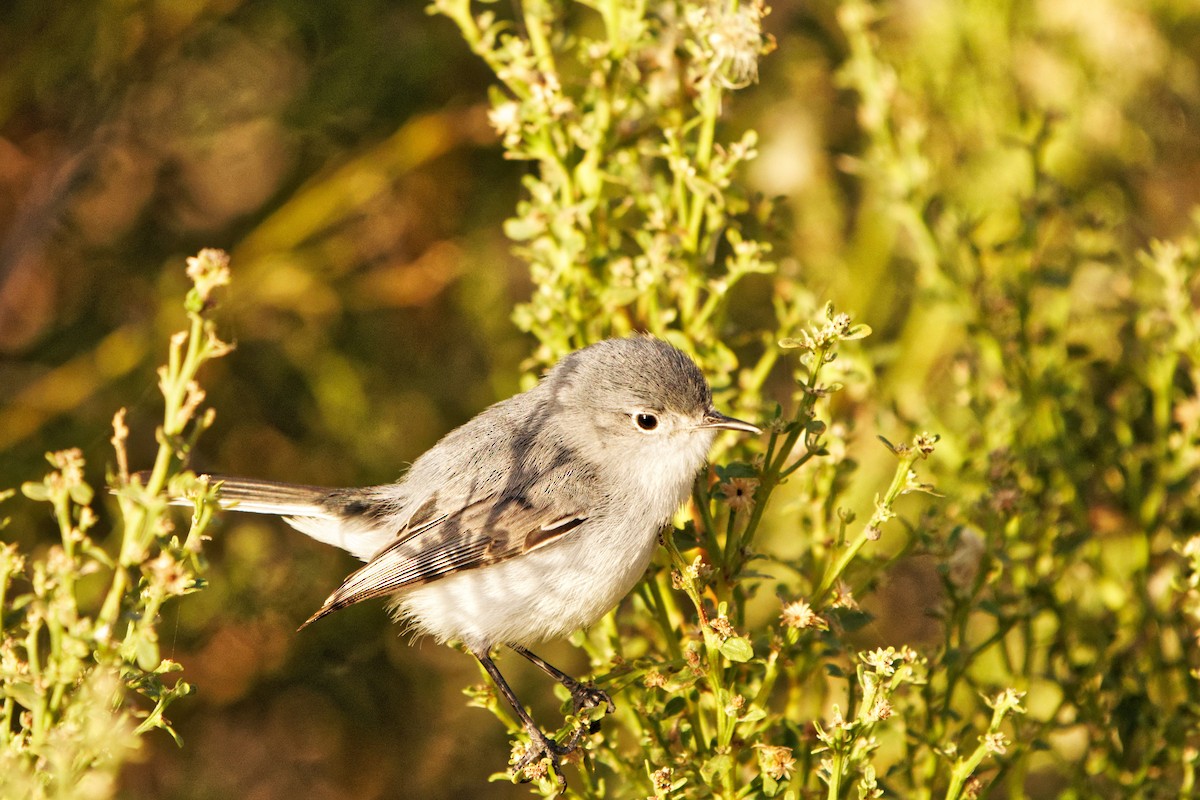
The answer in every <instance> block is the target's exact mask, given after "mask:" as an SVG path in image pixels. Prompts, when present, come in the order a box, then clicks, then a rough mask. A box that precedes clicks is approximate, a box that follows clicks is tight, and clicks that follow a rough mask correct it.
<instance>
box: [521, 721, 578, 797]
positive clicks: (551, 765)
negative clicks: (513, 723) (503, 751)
mask: <svg viewBox="0 0 1200 800" xmlns="http://www.w3.org/2000/svg"><path fill="white" fill-rule="evenodd" d="M526 731H527V733H528V734H529V744H528V745H526V747H525V752H524V753H523V754H522V755H521V757H520V758H519V759H517V761H516V762H515V763H514V764H513V768H512V769H513V774H514V775H522V774H523V775H524V778H523V779H522V781H523V782H529V781H534V780H540V779H542V778H546V777H549V776H550V775H553V780H554V781H555V783H557V784H558V792H559V794H561V793H562V792H563V791H565V790H566V788H567V780H566V778H564V777H563V774H562V759H563V758H565V757H566V756H569V755H571V754H572V753H574V752H575V751H576V750H578V749H579V740H580V739H582V738H583V728H578V729H576V730H575V732H574V733H572V734H571V738H569V739H568V740H567V741H566V743H565V744H559V743H558V742H556V741H554V740H553V739H551V738H550V737H549V736H547V735H546V734H544V733H542V732H541V730H539V729H538V728H536V727H530V728H527V729H526Z"/></svg>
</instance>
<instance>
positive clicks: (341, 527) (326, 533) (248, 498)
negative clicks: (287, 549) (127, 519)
mask: <svg viewBox="0 0 1200 800" xmlns="http://www.w3.org/2000/svg"><path fill="white" fill-rule="evenodd" d="M207 477H208V480H209V482H210V483H213V484H219V487H220V491H219V495H218V501H219V502H220V504H221V508H225V509H229V510H231V511H247V512H250V513H252V514H272V515H274V516H277V517H283V518H284V521H285V522H287V523H288V524H289V525H291V526H292V527H293V528H295V529H296V530H298V531H300V532H301V533H303V534H304V535H306V536H309V537H311V538H313V539H316V540H317V541H318V542H324V543H325V544H331V545H333V546H334V547H339V548H341V549H342V550H345V551H346V552H348V553H350V554H352V555H354V556H356V557H357V558H360V559H362V560H363V561H366V560H367V559H369V558H370V557H371V555H372V554H374V553H375V552H376V551H378V550H379V549H380V548H382V547H384V546H385V545H386V544H387V543H388V542H389V541H391V539H392V538H394V536H395V533H394V529H393V528H391V527H390V526H388V525H387V524H383V523H381V521H380V519H377V518H375V517H373V516H372V514H371V512H372V511H376V510H378V509H379V508H380V506H379V504H378V502H377V501H376V500H375V498H374V497H373V496H372V495H371V490H370V489H366V490H362V489H330V488H328V487H325V486H304V485H300V484H294V483H279V482H277V481H264V480H259V479H257V478H233V477H229V476H226V475H208V476H207ZM171 503H172V504H174V505H191V503H192V501H191V500H189V499H187V498H184V497H173V498H171Z"/></svg>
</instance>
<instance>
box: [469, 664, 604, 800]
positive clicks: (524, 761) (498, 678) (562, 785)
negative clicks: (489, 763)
mask: <svg viewBox="0 0 1200 800" xmlns="http://www.w3.org/2000/svg"><path fill="white" fill-rule="evenodd" d="M474 655H475V658H477V659H479V663H480V664H482V665H483V668H484V669H485V670H487V674H488V675H490V676H491V678H492V682H493V683H494V684H496V688H497V689H499V690H500V694H502V695H504V699H506V700H508V704H509V705H510V706H512V709H513V711H515V712H516V714H517V717H518V718H519V719H520V720H521V724H522V725H524V726H525V732H526V733H528V734H529V739H530V746H529V749H528V750H527V751H526V753H525V755H524V756H523V757H522V758H521V760H520V761H518V762H517V763H516V764H515V765H513V770H514V772H517V773H520V772H523V771H524V770H525V768H526V767H528V766H530V765H531V764H534V763H536V762H537V761H540V760H541V759H542V758H548V759H550V764H551V766H552V767H553V769H554V777H555V780H556V781H557V782H558V791H559V792H560V793H561V792H563V791H564V790H565V789H566V788H567V781H566V779H565V778H563V776H562V772H561V770H560V769H559V759H560V758H562V757H563V756H565V755H567V754H568V753H571V752H573V751H574V750H575V748H576V747H578V746H579V738H580V736H581V732H580V731H576V732H575V734H574V735H572V736H571V738H570V740H569V741H568V742H567V743H566V744H559V743H558V742H556V741H554V740H553V739H551V738H550V737H549V736H547V735H546V734H544V733H542V730H541V729H540V728H539V727H538V726H537V724H536V723H534V721H533V717H531V716H529V712H527V711H526V710H525V708H524V707H523V706H522V705H521V701H519V700H517V695H516V693H515V692H513V690H512V687H511V686H509V685H508V682H507V681H506V680H504V676H503V675H501V674H500V669H499V668H498V667H497V666H496V662H494V661H492V657H491V656H489V655H488V653H487V651H486V650H485V651H484V652H482V653H478V652H475V653H474Z"/></svg>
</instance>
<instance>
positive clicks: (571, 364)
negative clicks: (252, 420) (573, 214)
mask: <svg viewBox="0 0 1200 800" xmlns="http://www.w3.org/2000/svg"><path fill="white" fill-rule="evenodd" d="M719 430H736V431H745V432H747V433H758V432H759V430H758V428H756V427H755V426H754V425H751V424H749V423H747V422H742V421H740V420H737V419H733V418H731V417H727V416H724V415H723V414H721V413H719V412H717V411H716V410H715V409H714V408H713V405H712V392H711V391H710V389H709V386H708V382H707V381H705V379H704V376H703V375H702V374H701V373H700V370H699V369H698V368H697V367H696V365H695V363H694V362H693V361H692V360H691V359H690V358H689V357H688V356H687V355H685V354H684V353H683V352H681V351H679V350H677V349H676V348H674V347H672V346H671V345H669V344H667V343H665V342H662V341H659V340H658V339H654V338H651V337H649V336H634V337H630V338H626V339H610V340H607V341H603V342H600V343H598V344H594V345H592V346H590V347H586V348H584V349H582V350H579V351H577V352H574V353H572V354H570V355H568V356H566V357H565V358H563V359H562V360H561V361H559V362H558V363H557V364H556V365H555V366H554V367H553V368H552V369H550V371H549V372H548V373H547V374H546V375H545V377H544V378H543V379H542V380H541V382H540V383H538V384H537V386H535V387H534V388H532V389H530V390H529V391H527V392H524V393H522V394H518V395H516V396H515V397H511V398H509V399H508V400H504V401H502V402H500V403H497V404H495V405H493V406H491V407H490V408H488V409H487V410H485V411H483V412H482V413H480V414H479V415H478V416H477V417H475V418H474V419H472V420H471V421H470V422H467V423H466V424H465V425H463V426H461V427H459V428H457V429H455V430H453V431H451V432H450V433H449V434H447V435H446V436H445V437H444V438H442V440H441V441H439V442H438V443H437V444H436V445H434V446H433V447H432V448H431V449H430V450H429V451H428V452H426V453H425V454H424V455H422V456H421V457H420V458H418V459H417V460H416V462H415V463H414V464H413V465H412V468H411V469H409V470H408V472H407V474H405V475H404V477H403V478H402V479H401V480H400V481H398V482H397V483H392V484H387V485H385V486H372V487H368V488H361V489H328V488H321V487H316V486H294V485H289V484H282V483H273V482H268V481H259V480H246V479H241V478H223V477H214V478H213V480H219V481H221V495H220V496H221V503H222V505H227V506H228V507H230V508H235V509H237V510H239V511H251V512H257V513H264V514H277V515H280V516H283V517H284V518H285V519H286V521H287V522H288V523H289V524H290V525H291V526H292V527H294V528H296V529H297V530H299V531H301V532H302V533H305V534H307V535H308V536H311V537H312V538H314V539H317V540H319V541H322V542H326V543H328V544H332V545H335V546H337V547H340V548H342V549H343V550H346V551H348V552H350V553H352V554H354V555H355V556H357V557H358V558H360V559H362V560H363V561H366V562H367V563H366V565H365V566H363V567H362V568H361V569H359V570H358V571H357V572H355V573H354V574H352V575H351V576H350V577H348V578H347V579H346V581H345V582H344V583H343V584H342V585H341V587H339V588H338V590H337V591H335V592H334V593H333V594H332V595H330V596H329V599H328V600H326V601H325V604H324V605H323V606H322V607H321V608H320V610H318V611H317V612H316V613H315V614H313V615H312V616H311V617H310V618H309V619H308V621H307V622H305V623H304V625H309V624H311V623H313V622H315V621H316V620H318V619H320V618H321V617H323V616H325V615H326V614H331V613H333V612H334V611H337V610H338V609H342V608H345V607H347V606H349V605H351V604H353V603H357V602H359V601H361V600H367V599H369V598H372V597H388V598H390V601H389V605H390V607H391V610H392V612H393V614H394V615H395V617H396V619H397V620H399V621H401V622H402V623H404V624H405V625H407V626H408V627H409V628H410V629H411V630H413V631H415V632H417V633H420V634H428V635H430V636H432V637H434V638H435V639H437V641H438V642H442V643H445V642H447V641H449V640H452V639H453V640H458V641H461V642H462V643H463V644H464V645H465V646H466V648H467V649H468V650H470V651H471V653H473V654H474V655H475V657H476V658H477V659H479V661H480V663H481V664H482V665H483V667H484V669H486V670H487V672H488V674H489V675H490V676H491V677H492V680H494V681H495V683H496V686H497V688H499V690H500V692H501V693H502V694H503V695H504V696H505V698H507V700H508V702H509V703H510V704H511V705H512V707H513V710H514V711H515V712H516V713H517V716H518V717H520V719H521V721H522V723H523V724H524V726H525V729H526V731H528V733H529V736H530V739H531V740H532V746H531V747H530V748H528V749H527V751H526V755H525V757H524V758H523V759H522V760H521V761H520V762H519V763H518V764H517V765H516V769H517V770H518V771H520V770H523V769H524V768H525V767H526V766H528V765H529V764H531V763H534V762H535V761H536V760H540V759H541V758H543V757H545V758H549V759H550V761H551V763H552V764H554V766H555V767H556V768H557V764H558V759H559V757H560V756H563V755H565V754H567V753H569V752H571V751H572V750H574V749H575V747H576V746H577V745H578V742H579V739H580V736H581V735H582V732H583V731H582V729H580V730H579V731H576V732H575V735H574V736H572V737H571V738H570V739H569V741H567V742H566V743H565V744H559V743H558V742H556V741H553V740H552V739H550V738H549V737H548V736H546V734H544V733H542V731H541V730H540V729H539V728H538V727H537V725H535V724H534V722H533V719H532V718H531V717H530V716H529V714H528V713H527V712H526V711H525V709H524V708H523V707H522V706H521V703H520V702H519V701H518V700H517V698H516V696H515V695H514V694H513V691H512V689H511V688H510V687H509V686H508V684H507V683H506V682H505V680H504V678H503V676H501V674H500V671H499V670H498V669H497V668H496V665H495V663H494V662H493V661H492V658H491V656H490V651H491V649H492V648H493V647H495V646H497V645H501V644H504V645H508V646H509V647H511V648H512V649H513V650H514V651H516V652H517V653H520V654H521V655H522V656H524V657H525V658H527V659H529V660H530V661H531V662H532V663H534V664H535V665H537V666H538V667H539V668H540V669H542V670H543V671H544V672H546V673H547V674H549V675H550V676H552V677H553V678H555V679H556V680H558V681H559V682H561V683H562V684H563V685H564V686H566V688H567V690H568V691H569V692H570V693H571V697H572V700H573V703H574V705H575V710H576V713H578V712H579V711H581V710H583V709H585V708H594V707H598V706H600V705H601V704H604V705H606V706H607V707H608V709H609V711H611V710H612V708H613V704H612V700H611V699H610V698H609V697H608V695H607V694H606V693H604V692H603V691H600V690H598V689H596V688H595V687H593V686H590V685H585V684H582V683H580V682H578V681H576V680H574V679H573V678H571V677H570V676H568V675H566V674H565V673H563V672H561V671H560V670H558V669H556V668H555V667H553V666H551V665H550V664H548V663H546V662H545V661H543V660H542V659H540V658H538V657H537V656H535V655H534V654H533V653H531V652H529V650H527V649H526V647H527V646H528V645H530V644H533V643H534V642H539V641H543V640H545V639H549V638H552V637H558V636H564V635H566V634H569V633H571V632H572V631H574V630H576V629H578V628H581V627H584V626H587V625H589V624H591V623H593V622H595V621H596V620H597V619H599V618H600V617H601V616H602V615H604V614H605V613H606V612H608V611H609V610H610V609H612V608H613V607H614V606H616V605H617V603H619V602H620V600H621V598H623V597H624V596H625V595H626V594H627V593H628V592H629V590H630V589H631V588H633V585H634V584H635V583H636V582H637V581H638V579H639V578H641V576H642V574H643V573H644V572H645V570H646V567H647V565H648V564H649V563H650V559H651V557H652V556H653V554H654V551H655V547H656V545H657V542H658V534H659V532H660V531H661V530H662V528H663V527H664V526H665V525H666V524H667V523H668V522H669V521H670V520H671V517H672V516H673V515H674V513H675V512H676V511H677V510H678V509H679V508H680V506H681V505H683V503H684V502H685V500H686V499H687V497H688V495H689V492H690V489H691V486H692V483H693V481H694V480H695V476H696V473H697V471H698V470H699V469H700V467H701V466H702V465H703V464H704V461H705V458H706V457H707V454H708V450H709V447H710V446H711V445H712V442H713V438H714V437H715V436H716V433H717V431H719ZM301 627H304V626H301ZM556 772H557V769H556ZM561 780H562V778H561V776H559V781H560V785H561Z"/></svg>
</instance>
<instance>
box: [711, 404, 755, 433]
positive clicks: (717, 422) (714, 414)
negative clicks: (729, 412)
mask: <svg viewBox="0 0 1200 800" xmlns="http://www.w3.org/2000/svg"><path fill="white" fill-rule="evenodd" d="M696 427H697V428H699V429H700V430H707V429H717V430H723V431H744V432H745V433H762V431H761V430H759V428H758V427H757V426H756V425H751V424H750V423H749V422H742V421H741V420H740V419H734V418H733V417H727V416H725V415H724V414H722V413H721V412H720V411H716V410H715V409H711V408H710V409H709V410H708V411H707V412H706V413H705V414H704V419H703V420H702V421H701V422H700V424H699V425H697V426H696Z"/></svg>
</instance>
